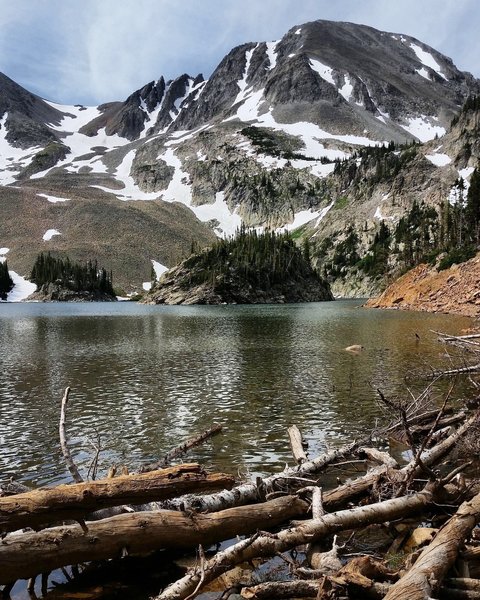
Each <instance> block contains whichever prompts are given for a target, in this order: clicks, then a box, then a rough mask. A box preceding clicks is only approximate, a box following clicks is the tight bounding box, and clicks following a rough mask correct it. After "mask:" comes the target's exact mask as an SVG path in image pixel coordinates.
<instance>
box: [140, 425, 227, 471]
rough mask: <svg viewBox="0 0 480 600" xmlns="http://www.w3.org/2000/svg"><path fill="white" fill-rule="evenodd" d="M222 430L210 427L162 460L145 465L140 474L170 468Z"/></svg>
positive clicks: (173, 449) (183, 443)
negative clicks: (171, 464) (191, 450)
mask: <svg viewBox="0 0 480 600" xmlns="http://www.w3.org/2000/svg"><path fill="white" fill-rule="evenodd" d="M222 429H223V427H222V425H214V426H213V427H210V429H207V430H206V431H204V432H202V433H200V434H199V435H196V436H193V437H191V438H188V440H186V441H185V442H182V443H181V444H180V445H178V446H176V447H175V448H172V450H170V451H169V452H167V454H165V456H164V457H163V458H162V460H160V461H157V462H154V463H150V464H149V465H144V466H143V467H142V468H141V469H140V473H147V472H148V471H156V470H158V469H163V468H164V467H166V466H168V465H169V464H170V463H171V461H172V460H173V459H174V458H178V457H179V456H183V455H184V454H186V453H187V452H188V451H189V450H190V449H191V448H195V446H199V445H200V444H203V442H204V441H205V440H208V439H209V438H211V437H213V436H214V435H217V434H218V433H220V432H221V431H222Z"/></svg>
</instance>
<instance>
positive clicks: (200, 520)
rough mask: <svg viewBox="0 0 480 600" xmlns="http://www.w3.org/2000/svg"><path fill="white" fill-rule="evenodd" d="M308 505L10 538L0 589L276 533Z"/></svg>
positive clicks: (149, 515)
mask: <svg viewBox="0 0 480 600" xmlns="http://www.w3.org/2000/svg"><path fill="white" fill-rule="evenodd" d="M307 511H308V504H307V503H306V502H304V501H303V500H300V499H299V498H298V497H296V496H283V497H282V498H277V499H275V500H271V501H270V502H265V503H263V504H258V505H255V506H242V507H237V508H231V509H228V510H225V511H221V512H219V513H211V514H206V515H202V514H194V513H191V514H188V515H187V514H185V513H180V512H178V511H158V512H140V513H130V514H124V515H118V516H116V517H111V518H109V519H103V520H102V521H95V522H90V523H88V532H87V533H84V531H83V530H82V529H81V527H80V526H78V525H67V526H64V527H53V528H51V529H46V530H44V531H40V532H38V533H35V532H34V533H12V534H10V535H7V536H6V537H5V538H3V540H1V542H0V584H7V583H10V582H12V581H16V580H17V579H27V578H29V577H33V576H35V575H37V574H38V573H44V572H50V571H52V570H53V569H57V568H59V567H62V566H66V565H72V564H78V563H82V562H86V561H91V560H103V559H107V558H115V557H118V556H121V555H122V554H124V553H125V551H126V552H127V553H129V554H145V553H147V552H152V551H154V550H158V549H161V548H194V547H195V546H198V545H199V544H202V545H207V546H208V545H210V544H213V543H215V542H220V541H223V540H225V539H229V538H233V537H235V536H237V535H245V534H250V533H252V532H253V531H256V530H257V529H258V528H259V527H265V526H268V527H275V526H277V525H280V524H281V523H283V522H285V521H288V520H289V519H292V518H294V517H300V516H303V515H306V514H307Z"/></svg>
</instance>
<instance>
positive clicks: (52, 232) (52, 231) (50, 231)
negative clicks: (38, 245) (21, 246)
mask: <svg viewBox="0 0 480 600" xmlns="http://www.w3.org/2000/svg"><path fill="white" fill-rule="evenodd" d="M54 235H62V234H61V233H60V232H59V231H58V230H57V229H47V231H46V232H45V233H44V234H43V240H44V241H45V242H49V241H50V240H51V239H52V238H53V236H54Z"/></svg>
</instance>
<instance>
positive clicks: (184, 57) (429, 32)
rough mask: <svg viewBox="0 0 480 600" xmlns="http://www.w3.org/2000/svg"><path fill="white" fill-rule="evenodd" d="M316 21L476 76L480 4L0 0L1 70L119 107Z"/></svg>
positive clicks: (464, 0) (74, 97)
mask: <svg viewBox="0 0 480 600" xmlns="http://www.w3.org/2000/svg"><path fill="white" fill-rule="evenodd" d="M315 19H331V20H340V21H353V22H356V23H363V24H366V25H371V26H373V27H377V28H379V29H384V30H387V31H395V32H399V33H406V34H408V35H413V36H414V37H417V38H418V39H420V40H421V41H424V42H425V43H427V44H429V45H431V46H433V47H434V48H436V49H438V50H440V51H441V52H443V53H444V54H447V55H448V56H451V58H452V59H453V60H454V62H455V63H456V64H458V66H459V67H460V68H462V69H467V70H470V71H472V72H474V74H476V75H480V66H479V65H480V41H479V40H478V28H479V25H480V22H479V20H480V6H479V5H478V2H477V0H443V1H442V2H438V0H422V1H421V2H420V1H418V0H403V2H402V3H393V2H390V1H389V0H363V1H362V2H358V0H342V1H341V2H331V0H328V1H327V0H302V1H299V0H262V2H258V0H184V2H178V0H136V1H135V2H134V1H133V0H132V1H130V0H122V2H118V0H82V2H78V1H77V0H36V1H32V0H16V1H15V2H11V0H0V70H1V71H3V72H5V73H6V74H7V75H9V76H10V77H12V78H13V79H15V80H16V81H18V82H19V83H20V84H21V85H24V86H25V87H27V89H30V90H31V91H34V92H35V93H39V94H40V95H42V96H44V97H47V98H49V99H53V100H55V101H59V102H65V103H72V102H84V103H94V104H97V103H100V102H105V101H111V100H123V99H125V98H126V97H127V96H128V95H129V94H130V93H132V92H133V91H134V90H135V89H138V88H139V87H141V86H143V85H144V84H145V83H147V82H148V81H151V80H153V79H158V78H159V77H160V75H164V76H166V78H173V77H176V76H178V75H180V74H182V73H184V72H188V73H189V74H192V75H196V74H197V73H198V72H203V73H204V75H206V76H209V75H210V74H211V72H212V71H213V69H214V68H215V67H216V65H217V64H218V62H220V60H221V59H222V58H223V56H224V55H225V54H226V53H227V52H228V51H229V50H230V49H231V48H232V47H233V46H235V45H238V44H241V43H245V42H248V41H263V40H272V39H278V38H280V37H281V36H282V35H283V34H284V33H285V32H286V31H287V30H288V29H290V28H291V27H293V26H295V25H297V24H301V23H304V22H306V21H311V20H315Z"/></svg>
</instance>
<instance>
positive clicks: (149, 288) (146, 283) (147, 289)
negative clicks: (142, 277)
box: [142, 281, 152, 292]
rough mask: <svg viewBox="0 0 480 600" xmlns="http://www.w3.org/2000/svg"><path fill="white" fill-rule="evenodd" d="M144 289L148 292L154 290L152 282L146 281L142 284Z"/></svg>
mask: <svg viewBox="0 0 480 600" xmlns="http://www.w3.org/2000/svg"><path fill="white" fill-rule="evenodd" d="M142 288H143V289H144V290H145V291H146V292H148V291H150V290H151V289H152V282H151V281H144V282H143V283H142Z"/></svg>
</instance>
